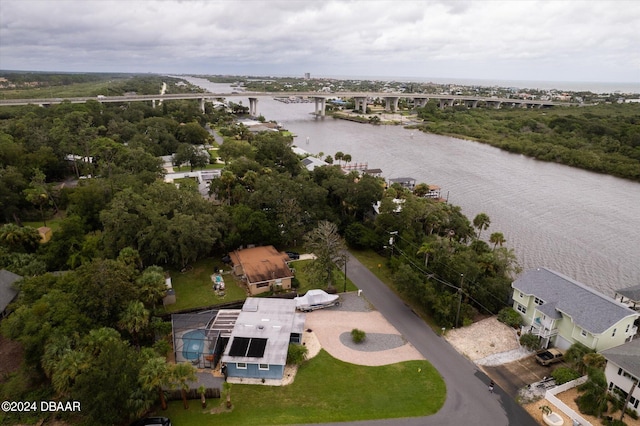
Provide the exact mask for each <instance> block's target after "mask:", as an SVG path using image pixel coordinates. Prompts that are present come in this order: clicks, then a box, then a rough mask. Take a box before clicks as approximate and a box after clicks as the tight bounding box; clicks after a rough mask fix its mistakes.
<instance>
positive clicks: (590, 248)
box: [187, 78, 640, 297]
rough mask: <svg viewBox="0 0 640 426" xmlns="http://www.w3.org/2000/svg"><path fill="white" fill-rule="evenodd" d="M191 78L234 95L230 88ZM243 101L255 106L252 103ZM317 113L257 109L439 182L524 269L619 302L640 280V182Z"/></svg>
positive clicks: (308, 134)
mask: <svg viewBox="0 0 640 426" xmlns="http://www.w3.org/2000/svg"><path fill="white" fill-rule="evenodd" d="M187 80H188V81H190V82H191V83H193V84H196V85H198V86H200V87H203V88H204V89H205V90H208V91H212V92H215V91H218V92H222V91H226V92H227V93H228V91H229V86H228V85H219V84H214V83H210V82H208V81H207V80H204V79H200V78H187ZM223 88H225V89H223ZM239 100H240V99H238V100H234V102H238V101H239ZM242 103H243V104H244V105H247V106H248V99H242ZM313 110H314V104H313V103H302V104H295V103H293V104H284V103H281V102H277V101H274V100H273V99H270V98H266V97H265V98H259V101H258V113H259V114H262V115H263V116H264V117H265V118H267V119H268V120H276V121H278V122H280V123H283V124H284V127H285V128H287V129H288V130H290V131H291V132H293V133H294V134H296V135H297V138H296V140H295V142H294V143H295V144H296V145H298V146H299V147H301V148H302V149H305V150H307V151H309V152H311V153H314V154H316V153H319V152H323V153H324V154H325V155H332V156H333V155H334V154H335V153H336V152H338V151H342V152H344V153H345V154H350V155H351V157H352V159H353V162H359V163H368V165H369V167H370V168H380V169H382V174H383V176H384V177H385V178H386V179H389V178H396V177H413V178H415V179H416V180H417V182H418V183H419V182H425V183H428V184H436V185H439V186H440V187H442V191H443V192H442V193H443V196H446V195H447V194H448V197H449V202H450V203H452V204H455V205H459V206H460V207H461V208H462V211H463V212H464V214H465V215H467V217H469V219H470V220H473V218H474V217H475V215H476V214H478V213H480V212H484V213H486V214H488V215H489V217H490V218H491V226H490V228H489V229H488V230H487V231H485V232H484V235H485V236H487V237H488V235H490V234H491V233H492V232H502V233H503V234H504V236H505V239H506V240H507V243H506V246H507V247H509V248H513V249H514V251H515V253H516V255H517V257H518V260H519V263H520V265H521V266H522V267H523V268H524V269H525V270H526V269H530V268H535V267H540V266H545V267H548V268H550V269H553V270H555V271H558V272H560V273H562V274H565V275H567V276H569V277H571V278H573V279H575V280H577V281H579V282H582V283H583V284H586V285H588V286H590V287H592V288H594V289H596V290H598V291H600V292H602V293H604V294H606V295H609V296H611V297H613V295H614V291H615V290H616V289H620V288H624V287H629V286H632V285H639V284H640V184H639V183H635V182H631V181H627V180H624V179H619V178H615V177H611V176H606V175H600V174H596V173H592V172H587V171H583V170H580V169H576V168H572V167H568V166H563V165H560V164H555V163H547V162H542V161H538V160H534V159H531V158H527V157H525V156H522V155H517V154H511V153H508V152H504V151H501V150H499V149H497V148H494V147H491V146H488V145H484V144H481V143H477V142H472V141H467V140H463V139H457V138H451V137H446V136H439V135H432V134H427V133H422V132H418V131H415V130H407V129H404V128H402V127H401V126H372V125H368V124H358V123H353V122H349V121H344V120H337V119H333V118H330V117H326V118H316V117H314V116H313V115H312V114H311V112H313ZM307 138H308V139H307ZM307 140H308V142H307Z"/></svg>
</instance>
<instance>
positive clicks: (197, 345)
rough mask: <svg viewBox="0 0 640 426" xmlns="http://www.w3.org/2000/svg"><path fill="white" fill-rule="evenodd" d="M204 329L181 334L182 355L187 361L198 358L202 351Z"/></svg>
mask: <svg viewBox="0 0 640 426" xmlns="http://www.w3.org/2000/svg"><path fill="white" fill-rule="evenodd" d="M204 342H205V334H204V330H191V331H187V332H186V333H184V334H183V335H182V356H183V357H184V358H185V359H188V360H189V361H193V360H196V359H198V358H200V355H201V354H202V352H203V351H204Z"/></svg>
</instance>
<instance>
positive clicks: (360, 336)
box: [351, 328, 367, 343]
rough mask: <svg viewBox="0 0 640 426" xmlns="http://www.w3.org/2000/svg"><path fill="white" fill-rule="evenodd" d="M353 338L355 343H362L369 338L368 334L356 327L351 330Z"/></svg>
mask: <svg viewBox="0 0 640 426" xmlns="http://www.w3.org/2000/svg"><path fill="white" fill-rule="evenodd" d="M351 338H352V339H353V341H354V343H362V342H364V340H365V339H366V338H367V334H366V333H365V332H364V331H362V330H358V329H357V328H354V329H353V330H351Z"/></svg>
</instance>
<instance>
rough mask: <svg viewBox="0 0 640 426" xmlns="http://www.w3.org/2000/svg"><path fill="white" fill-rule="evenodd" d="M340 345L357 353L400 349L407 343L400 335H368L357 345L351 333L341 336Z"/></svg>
mask: <svg viewBox="0 0 640 426" xmlns="http://www.w3.org/2000/svg"><path fill="white" fill-rule="evenodd" d="M340 343H342V344H343V345H345V346H346V347H348V348H350V349H354V350H356V351H363V352H377V351H385V350H387V349H395V348H399V347H400V346H402V345H405V344H406V343H407V341H406V340H405V339H404V337H402V336H400V335H399V334H383V333H368V334H367V336H366V338H365V339H364V341H363V342H360V343H356V342H354V341H353V338H352V337H351V332H344V333H342V334H341V335H340Z"/></svg>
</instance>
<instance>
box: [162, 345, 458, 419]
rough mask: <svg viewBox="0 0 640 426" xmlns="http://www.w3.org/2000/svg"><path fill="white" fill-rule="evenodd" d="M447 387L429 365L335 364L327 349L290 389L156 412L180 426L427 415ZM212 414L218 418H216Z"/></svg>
mask: <svg viewBox="0 0 640 426" xmlns="http://www.w3.org/2000/svg"><path fill="white" fill-rule="evenodd" d="M445 397H446V388H445V384H444V381H443V380H442V378H441V376H440V374H439V373H438V372H437V371H436V370H435V369H434V368H433V366H432V365H431V364H430V363H429V362H428V361H407V362H402V363H398V364H392V365H385V366H379V367H366V366H360V365H355V364H350V363H346V362H343V361H340V360H337V359H335V358H333V357H331V355H329V354H328V353H327V352H325V351H324V350H322V351H320V353H319V354H318V355H317V356H316V357H315V358H313V359H311V360H309V361H308V362H307V363H306V364H304V365H303V366H302V367H301V368H300V370H299V371H298V374H297V376H296V378H295V381H294V382H293V383H292V384H291V385H288V386H282V387H272V386H260V385H239V384H234V385H232V388H231V401H232V403H233V407H232V409H231V410H227V409H226V408H224V402H225V398H224V397H223V398H220V399H213V400H209V401H208V407H207V408H206V409H204V410H203V409H202V408H201V407H200V401H199V400H193V401H190V402H189V407H190V408H189V410H185V409H184V408H183V406H182V402H181V401H174V402H171V403H170V404H169V409H168V410H167V411H163V412H161V413H158V414H159V415H163V416H167V417H169V418H170V419H171V421H172V423H173V424H175V425H177V426H178V425H179V426H196V425H203V424H216V425H240V424H242V425H278V424H301V423H325V422H346V421H358V420H371V419H389V418H400V417H416V416H428V415H431V414H434V413H436V412H437V411H438V410H439V409H440V408H441V407H442V405H443V404H444V401H445ZM212 412H214V413H216V414H212Z"/></svg>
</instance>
